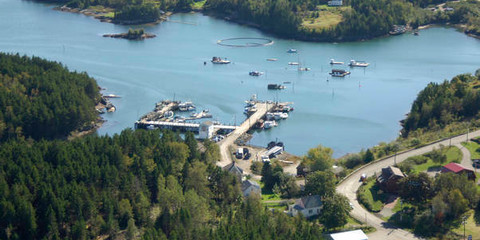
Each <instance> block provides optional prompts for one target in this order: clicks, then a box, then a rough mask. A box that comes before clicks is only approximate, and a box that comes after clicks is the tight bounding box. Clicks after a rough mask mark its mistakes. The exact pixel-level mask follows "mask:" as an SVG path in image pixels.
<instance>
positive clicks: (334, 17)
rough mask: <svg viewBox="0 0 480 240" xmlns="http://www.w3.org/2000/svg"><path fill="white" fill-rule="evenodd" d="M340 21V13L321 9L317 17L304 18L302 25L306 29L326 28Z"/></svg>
mask: <svg viewBox="0 0 480 240" xmlns="http://www.w3.org/2000/svg"><path fill="white" fill-rule="evenodd" d="M341 21H342V14H340V13H334V12H328V11H322V12H319V16H318V17H317V18H305V19H303V22H302V27H305V28H307V29H315V30H320V29H327V28H330V27H332V26H336V25H337V24H339V23H340V22H341Z"/></svg>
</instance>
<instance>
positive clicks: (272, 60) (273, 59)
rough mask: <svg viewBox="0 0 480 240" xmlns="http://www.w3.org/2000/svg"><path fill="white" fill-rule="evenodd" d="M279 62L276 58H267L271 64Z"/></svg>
mask: <svg viewBox="0 0 480 240" xmlns="http://www.w3.org/2000/svg"><path fill="white" fill-rule="evenodd" d="M277 60H278V59H276V58H267V61H269V62H275V61H277Z"/></svg>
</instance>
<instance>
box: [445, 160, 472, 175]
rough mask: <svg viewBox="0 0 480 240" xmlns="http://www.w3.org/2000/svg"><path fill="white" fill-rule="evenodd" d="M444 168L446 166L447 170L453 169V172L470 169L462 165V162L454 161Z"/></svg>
mask: <svg viewBox="0 0 480 240" xmlns="http://www.w3.org/2000/svg"><path fill="white" fill-rule="evenodd" d="M443 168H444V169H447V170H450V171H452V172H454V173H459V172H461V171H463V170H468V169H466V168H464V167H463V166H462V165H460V164H458V163H454V162H452V163H449V164H447V165H445V166H443ZM442 172H444V171H443V170H442Z"/></svg>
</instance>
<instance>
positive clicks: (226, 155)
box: [217, 103, 275, 167]
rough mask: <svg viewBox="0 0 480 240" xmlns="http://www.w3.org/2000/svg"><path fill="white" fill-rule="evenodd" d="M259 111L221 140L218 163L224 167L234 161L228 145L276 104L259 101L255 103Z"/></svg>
mask: <svg viewBox="0 0 480 240" xmlns="http://www.w3.org/2000/svg"><path fill="white" fill-rule="evenodd" d="M255 106H256V108H257V111H256V112H255V113H254V114H252V115H251V116H250V117H249V118H247V119H246V120H245V121H244V122H243V123H242V124H241V125H240V126H238V127H237V128H236V129H235V130H234V131H233V132H232V133H230V134H229V135H228V136H227V137H226V138H225V139H223V140H222V141H220V143H219V146H220V155H221V159H220V162H217V165H218V166H220V167H224V166H226V165H228V164H230V163H231V162H232V158H231V154H230V152H229V151H228V147H229V146H231V145H232V144H233V143H234V142H235V140H237V138H239V137H240V136H242V134H244V133H246V132H247V131H248V130H249V129H250V128H252V126H254V125H255V123H257V122H258V120H260V119H261V118H263V116H265V114H266V113H267V112H268V111H270V110H271V109H272V108H273V107H274V106H275V104H273V103H257V104H255Z"/></svg>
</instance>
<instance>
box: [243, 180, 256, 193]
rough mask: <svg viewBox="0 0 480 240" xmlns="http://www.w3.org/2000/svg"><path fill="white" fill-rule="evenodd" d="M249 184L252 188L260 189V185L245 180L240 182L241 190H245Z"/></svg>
mask: <svg viewBox="0 0 480 240" xmlns="http://www.w3.org/2000/svg"><path fill="white" fill-rule="evenodd" d="M250 186H253V187H254V188H256V189H258V190H260V185H259V184H258V183H257V182H255V181H252V180H245V181H243V182H242V192H243V191H245V190H247V189H248V188H249V187H250Z"/></svg>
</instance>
